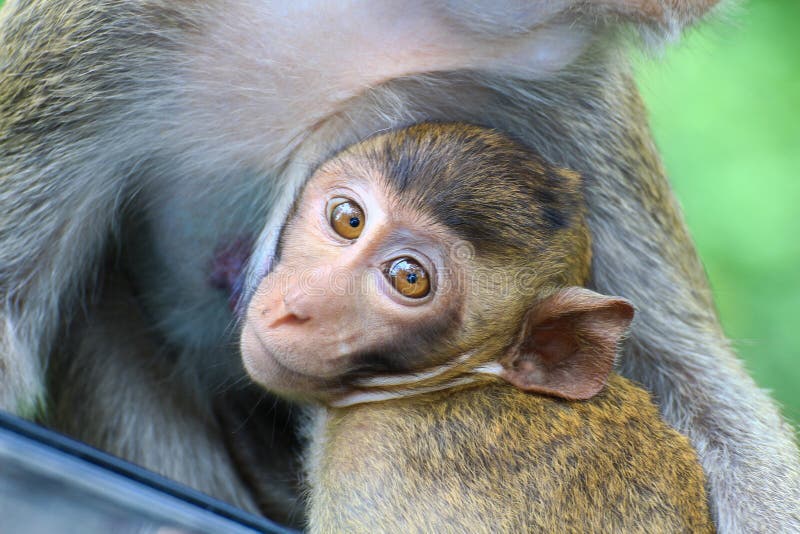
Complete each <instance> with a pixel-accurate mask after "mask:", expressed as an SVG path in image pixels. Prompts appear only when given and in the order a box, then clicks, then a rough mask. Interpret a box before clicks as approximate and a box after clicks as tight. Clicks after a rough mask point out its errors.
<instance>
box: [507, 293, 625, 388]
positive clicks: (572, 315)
mask: <svg viewBox="0 0 800 534" xmlns="http://www.w3.org/2000/svg"><path fill="white" fill-rule="evenodd" d="M633 312H634V310H633V305H631V303H630V302H628V301H627V300H625V299H622V298H619V297H607V296H605V295H600V294H599V293H595V292H594V291H590V290H588V289H584V288H580V287H571V288H568V289H564V290H561V291H559V292H558V293H555V294H554V295H552V296H550V297H548V298H546V299H545V300H543V301H542V302H540V303H539V304H537V305H536V306H535V307H534V308H533V309H531V310H530V311H529V312H528V313H527V314H526V316H525V319H524V322H523V325H522V328H521V330H520V335H519V338H518V340H517V342H516V343H515V344H514V345H513V346H512V347H511V348H510V349H509V350H508V351H507V352H506V354H505V355H504V356H503V358H501V359H500V361H499V363H500V364H501V366H502V368H503V370H502V372H501V373H500V376H501V377H502V378H504V379H505V380H507V381H508V382H510V383H511V384H513V385H515V386H517V387H518V388H520V389H522V390H524V391H532V392H537V393H544V394H547V395H554V396H556V397H562V398H564V399H570V400H573V399H588V398H590V397H593V396H594V395H596V394H597V393H599V392H600V390H602V389H603V386H604V385H605V383H606V379H607V378H608V373H610V372H611V368H612V366H613V365H614V359H615V357H616V354H617V346H618V345H619V342H620V340H621V339H622V337H623V336H624V335H625V332H626V331H627V329H628V326H629V325H630V322H631V320H632V319H633Z"/></svg>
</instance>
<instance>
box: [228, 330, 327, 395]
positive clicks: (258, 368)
mask: <svg viewBox="0 0 800 534" xmlns="http://www.w3.org/2000/svg"><path fill="white" fill-rule="evenodd" d="M241 352H242V361H243V363H244V367H245V369H246V370H247V374H249V375H250V378H252V379H253V380H254V381H255V382H256V383H258V384H259V385H261V386H263V387H264V388H265V389H267V390H268V391H270V392H272V393H275V394H276V395H279V396H281V397H284V398H288V399H291V400H299V401H316V402H325V401H326V400H327V399H329V398H331V397H338V396H340V395H341V394H342V393H343V388H342V385H341V383H340V381H339V380H337V379H335V378H325V377H318V376H312V375H307V374H303V373H301V372H298V371H295V370H293V369H292V368H291V367H289V366H288V365H286V364H284V363H283V362H282V361H281V358H280V355H279V354H276V353H274V352H272V351H270V350H269V349H267V347H265V346H264V344H263V343H262V342H261V340H260V339H259V338H258V335H257V334H256V333H255V332H254V331H253V329H251V328H247V327H245V329H244V331H243V332H242V341H241Z"/></svg>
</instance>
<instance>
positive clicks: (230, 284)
mask: <svg viewBox="0 0 800 534" xmlns="http://www.w3.org/2000/svg"><path fill="white" fill-rule="evenodd" d="M253 244H254V241H253V238H252V237H251V236H246V237H237V238H234V239H231V240H228V241H225V242H222V243H220V244H219V245H218V246H217V248H216V250H214V257H213V258H212V260H211V264H210V265H209V273H208V283H209V285H211V287H213V288H214V289H219V290H220V291H224V292H225V293H226V294H227V295H228V306H229V307H230V309H231V311H233V312H237V311H238V308H239V301H240V299H241V297H242V289H243V286H244V268H245V265H247V260H249V259H250V254H252V252H253Z"/></svg>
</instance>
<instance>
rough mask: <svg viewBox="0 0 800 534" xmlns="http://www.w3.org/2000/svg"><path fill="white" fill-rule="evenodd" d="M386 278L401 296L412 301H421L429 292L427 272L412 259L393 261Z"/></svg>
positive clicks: (429, 285)
mask: <svg viewBox="0 0 800 534" xmlns="http://www.w3.org/2000/svg"><path fill="white" fill-rule="evenodd" d="M386 276H387V277H388V278H389V281H390V282H391V283H392V285H393V286H394V288H395V289H396V290H397V291H399V292H400V294H401V295H403V296H406V297H409V298H412V299H421V298H422V297H424V296H425V295H427V294H428V293H429V292H430V290H431V284H430V280H429V279H428V273H427V271H425V269H424V268H423V267H422V265H420V264H419V263H418V262H417V261H416V260H414V259H413V258H399V259H397V260H394V261H393V262H392V264H391V265H390V266H389V268H388V269H387V270H386Z"/></svg>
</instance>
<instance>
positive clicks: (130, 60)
mask: <svg viewBox="0 0 800 534" xmlns="http://www.w3.org/2000/svg"><path fill="white" fill-rule="evenodd" d="M715 3H716V2H715V0H694V1H693V0H605V1H600V0H598V1H575V0H559V1H548V2H544V1H541V2H514V1H507V2H485V3H481V2H467V1H458V0H451V1H440V2H424V1H414V2H411V3H409V2H390V1H388V0H379V1H370V2H353V3H347V4H342V3H334V2H331V3H330V4H328V3H325V2H305V3H289V4H286V3H284V2H268V1H262V0H208V1H205V2H201V1H189V0H181V1H174V0H169V1H168V0H128V1H123V0H99V1H97V0H91V1H90V0H50V1H43V0H28V1H10V2H8V3H7V5H6V6H5V7H4V8H3V9H4V10H3V13H2V19H1V20H0V69H1V71H0V295H2V305H3V309H2V312H0V313H2V316H3V317H2V319H3V321H2V324H3V326H2V328H3V331H2V333H0V354H2V360H0V373H2V378H0V383H1V384H2V388H0V406H2V407H4V408H6V409H10V410H12V411H17V412H19V413H27V414H29V415H30V414H31V413H32V412H33V411H34V410H35V408H36V407H37V406H41V401H43V400H45V396H46V394H48V395H49V396H50V400H51V402H50V403H49V409H48V408H44V409H43V412H44V413H40V417H42V418H43V419H45V420H47V421H48V422H50V423H51V424H53V425H54V426H57V427H59V428H62V429H66V430H69V431H71V432H72V433H74V434H76V435H77V436H78V437H80V438H83V439H86V440H87V441H90V442H92V443H94V444H96V445H99V446H101V447H103V448H106V449H109V450H111V451H112V452H115V453H117V454H121V455H123V456H125V457H128V458H130V459H132V460H134V461H138V462H140V463H143V464H145V465H146V466H148V467H150V468H153V469H155V470H156V471H160V472H162V473H166V474H168V475H170V476H173V477H175V478H177V479H179V480H182V481H184V482H187V483H189V484H191V485H194V486H195V487H198V488H200V489H203V490H206V491H208V492H210V493H212V494H215V495H218V496H221V497H223V498H227V499H229V500H231V501H233V502H236V503H238V504H240V505H242V506H245V507H252V506H253V503H252V500H251V499H250V497H249V494H248V492H247V491H246V489H245V488H244V487H243V486H242V485H241V484H240V483H239V482H238V480H237V479H236V477H235V475H234V473H233V470H232V467H231V465H230V460H229V458H228V457H227V455H226V453H225V450H224V447H223V445H222V439H221V434H220V431H219V429H218V428H217V423H216V421H215V419H214V417H213V416H212V414H211V409H210V403H211V399H212V398H213V397H214V395H212V394H213V393H215V392H216V391H218V388H219V387H221V385H222V384H226V383H228V381H229V380H233V379H236V378H238V377H240V376H241V373H242V370H241V367H240V364H239V361H238V355H237V354H236V353H235V351H234V350H232V349H231V347H232V346H233V345H234V344H233V343H231V341H232V337H233V336H232V334H231V330H230V329H229V328H228V324H229V321H230V315H229V312H228V310H227V305H226V296H225V295H223V294H222V293H221V292H219V291H218V290H217V289H215V287H214V286H215V285H221V286H229V285H231V284H230V283H229V282H227V281H226V280H227V278H226V277H225V276H224V274H225V272H226V270H225V269H222V271H223V276H221V277H216V276H214V277H212V278H213V280H214V284H210V283H209V278H210V277H211V274H216V272H215V273H210V272H209V265H210V264H214V266H215V267H219V266H220V265H221V264H222V265H223V266H224V265H227V259H229V258H234V259H235V258H237V257H239V256H240V254H239V252H238V251H239V250H240V249H247V243H248V238H247V236H246V233H247V229H252V228H262V227H264V221H267V223H266V226H265V231H264V232H263V234H262V235H261V236H260V238H259V240H258V243H259V246H258V247H257V249H256V253H255V254H254V256H253V259H252V261H251V262H250V269H249V273H250V274H249V276H248V277H247V280H248V283H247V284H246V287H245V293H244V294H245V297H244V298H245V299H247V298H249V293H250V292H251V291H252V288H253V287H255V285H256V283H257V281H258V280H259V279H260V277H261V276H262V275H263V273H264V271H265V270H266V269H267V266H268V263H269V261H268V258H269V256H270V254H271V248H272V242H273V241H274V237H275V234H276V232H277V229H278V228H280V226H281V223H282V220H283V217H284V214H285V213H286V210H287V209H288V206H289V205H290V204H291V202H292V200H293V197H294V193H295V192H296V190H297V188H298V187H299V185H300V184H301V183H302V181H303V179H304V178H305V177H306V176H307V175H308V173H309V170H310V169H311V168H313V167H314V166H316V165H317V164H318V163H319V162H320V161H322V160H324V159H325V157H326V156H327V155H329V154H330V153H332V152H333V151H335V150H336V149H337V148H339V147H342V146H345V145H347V144H350V143H352V142H353V141H355V140H358V139H361V138H363V137H365V136H366V135H368V134H370V133H372V132H375V131H377V130H380V129H383V128H387V127H389V126H393V125H397V124H402V123H407V122H413V121H418V120H424V119H447V120H462V121H468V122H477V123H481V124H486V125H489V126H495V127H497V128H499V129H501V130H504V131H507V132H509V133H511V134H513V135H515V136H516V137H518V138H520V139H524V140H525V141H526V142H527V143H530V144H531V145H533V146H535V147H536V148H537V150H538V151H539V152H540V153H542V154H543V155H544V156H545V157H546V158H547V159H548V160H550V161H552V162H554V163H555V164H557V165H561V166H565V167H569V168H574V169H576V170H578V171H579V172H581V173H582V174H583V176H584V177H585V179H586V182H587V186H586V188H587V191H586V196H587V199H588V203H589V206H590V225H591V228H592V234H593V236H592V237H593V242H594V258H595V259H594V264H593V273H594V274H593V283H594V288H595V289H597V290H598V291H600V292H604V293H611V294H617V295H622V296H625V297H627V298H629V299H631V300H632V301H634V302H640V303H643V305H642V309H643V312H642V314H641V315H640V316H639V318H638V320H637V322H636V324H635V325H634V327H633V331H632V338H633V339H632V340H631V343H630V344H629V345H630V347H629V350H628V353H627V354H626V355H625V357H624V360H623V361H622V362H621V367H620V369H621V371H622V373H623V374H625V375H627V376H628V377H631V378H634V379H635V380H638V381H640V382H642V383H643V384H645V385H646V386H647V387H649V388H650V389H651V390H652V391H653V392H654V393H655V394H656V396H657V397H658V398H659V400H660V402H661V406H662V411H663V413H664V416H665V417H666V419H667V420H668V421H669V422H670V423H672V424H673V425H674V426H676V427H677V428H678V429H680V430H682V431H684V432H686V433H687V434H688V435H689V436H690V438H691V440H692V442H693V443H694V445H695V446H696V447H697V449H698V451H699V453H700V456H701V457H702V461H703V465H704V468H705V470H706V473H707V476H708V481H709V485H710V491H711V495H712V505H713V507H714V513H715V516H716V519H717V522H718V525H719V527H720V530H721V531H723V532H725V531H728V532H730V531H739V530H741V531H759V530H767V531H780V530H784V531H787V530H798V529H800V517H798V513H799V512H798V510H797V509H796V503H797V502H800V466H799V465H798V457H797V449H796V446H795V445H794V443H793V438H792V434H791V431H790V430H789V428H788V427H787V425H786V424H785V423H784V422H783V421H782V419H781V418H780V416H779V415H778V413H777V410H776V408H775V406H774V405H773V404H772V402H771V401H770V400H769V399H768V397H767V396H766V395H765V394H764V393H763V392H761V391H760V390H758V389H757V388H756V386H755V385H754V383H753V382H752V380H751V379H750V378H749V377H748V376H747V375H746V374H745V373H744V371H743V370H742V368H741V365H740V363H739V362H738V360H737V359H736V357H735V356H734V355H733V354H732V352H731V351H730V349H729V348H728V345H727V342H726V340H725V338H724V335H723V334H722V332H721V328H720V326H719V323H718V320H717V318H716V316H715V314H714V311H713V304H712V300H711V296H710V293H709V290H708V287H707V282H706V280H705V276H704V274H703V272H702V268H701V266H700V264H699V262H698V260H697V257H696V255H695V252H694V249H693V247H692V245H691V241H690V239H689V237H688V235H687V233H686V230H685V227H684V225H683V222H682V219H681V216H680V213H679V210H678V208H677V206H676V205H675V202H674V200H673V198H672V196H671V193H670V191H669V187H668V185H667V182H666V180H665V178H664V172H663V169H662V167H661V164H660V162H659V159H658V156H657V154H656V151H655V147H654V146H653V143H652V141H651V139H650V135H649V131H648V128H647V124H646V120H645V114H644V110H643V108H642V106H641V103H640V100H639V98H638V95H637V92H636V89H635V87H634V84H633V81H632V78H631V75H630V72H629V67H628V65H627V62H626V60H625V59H624V55H623V53H622V52H623V48H624V42H623V41H624V39H622V38H621V36H622V35H623V34H624V33H626V31H625V29H626V28H628V27H630V26H633V27H635V28H637V29H638V30H639V31H640V33H641V34H643V35H644V36H645V39H646V40H654V39H658V38H660V37H662V36H674V35H676V34H677V33H678V32H679V31H680V29H681V28H682V27H683V26H684V25H686V24H689V23H691V22H693V21H695V20H696V19H697V18H698V17H699V16H701V15H702V14H704V13H705V12H706V11H707V10H708V9H710V8H711V7H712V6H713V5H714V4H715ZM242 235H245V237H244V238H242ZM215 258H216V261H215ZM232 270H234V271H235V269H232ZM101 273H102V274H103V276H102V277H100V276H99V275H100V274H101ZM120 279H122V280H123V282H118V281H119V280H120ZM97 280H106V281H108V280H110V281H111V282H110V283H105V284H102V285H100V284H96V282H97ZM220 280H222V282H220ZM101 286H102V288H103V289H102V290H100V289H98V290H95V291H89V290H90V289H92V288H94V287H101ZM248 288H250V289H249V291H248ZM90 296H93V297H94V298H89V297H90ZM129 302H134V303H135V304H136V306H135V307H138V308H140V309H141V313H138V314H134V313H132V312H131V311H130V310H131V309H132V308H134V306H130V305H129V304H128V303H129ZM84 309H85V310H86V313H84V312H83V310H84ZM132 324H134V325H138V330H137V329H134V328H132V327H131V325H132ZM68 334H69V335H68ZM120 334H126V335H127V336H130V337H132V338H133V339H132V341H131V342H127V341H126V340H125V339H123V338H122V336H121V335H120ZM154 347H166V348H159V350H155V349H154ZM48 362H50V364H49V365H48ZM153 366H157V368H155V367H153ZM48 369H49V384H50V387H49V389H48V388H46V386H45V384H46V382H48V380H47V377H48V373H47V370H48ZM61 372H65V373H68V374H69V379H62V378H61V377H60V376H59V375H58V373H61ZM168 378H171V379H172V380H171V381H169V380H168ZM120 414H124V417H123V418H120ZM187 435H188V436H191V439H188V440H187V439H185V436H187ZM189 454H191V455H195V456H196V455H199V456H201V457H203V458H204V459H208V460H211V461H203V462H197V461H195V460H194V458H191V459H190V460H183V461H180V459H181V458H182V457H184V456H185V455H189Z"/></svg>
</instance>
